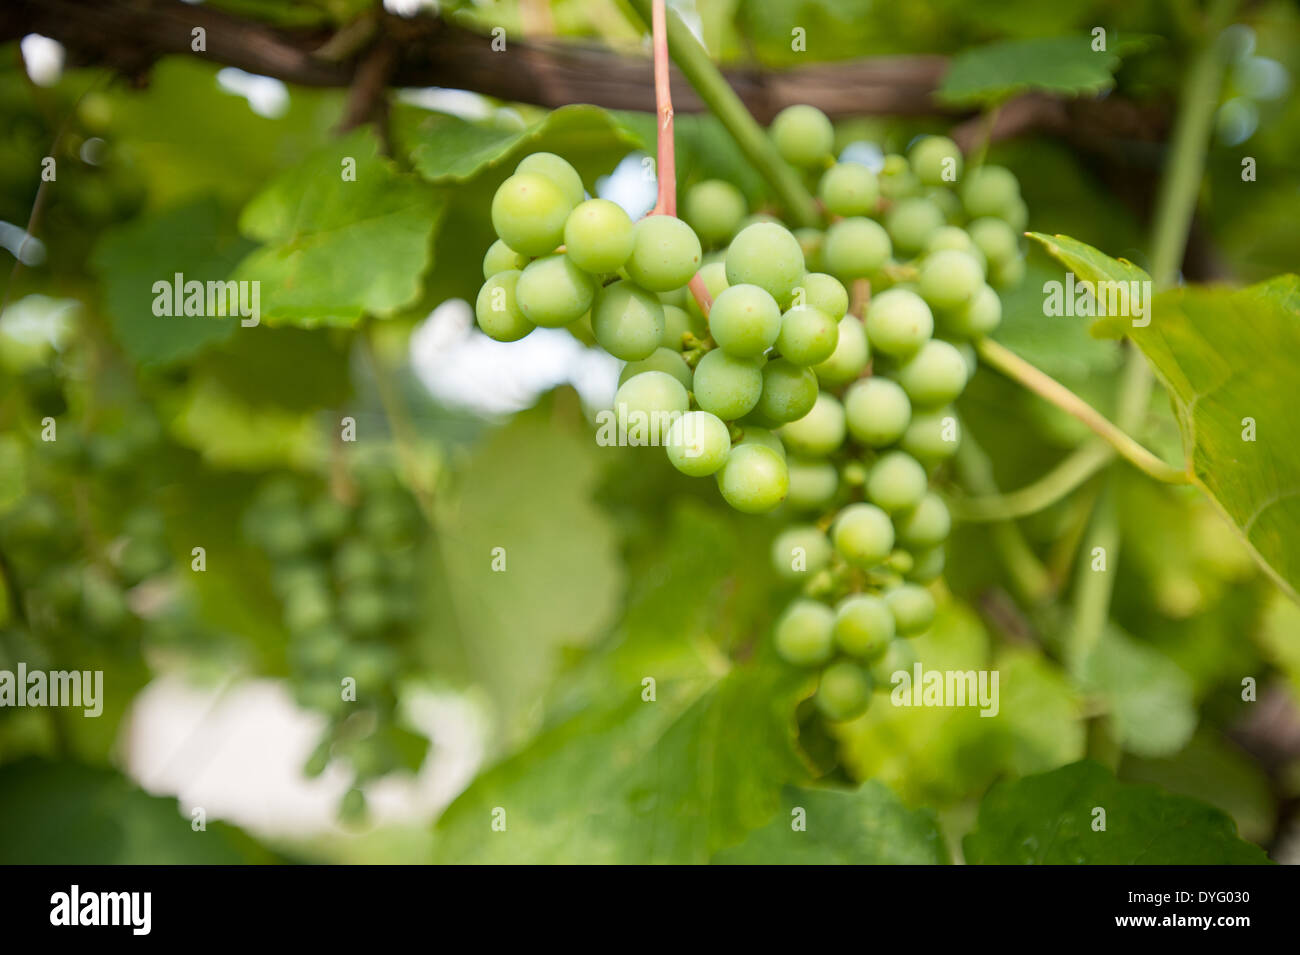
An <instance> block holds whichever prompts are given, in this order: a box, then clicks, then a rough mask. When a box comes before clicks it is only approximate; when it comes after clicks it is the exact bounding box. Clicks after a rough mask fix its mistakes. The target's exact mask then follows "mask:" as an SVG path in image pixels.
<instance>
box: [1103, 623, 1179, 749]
mask: <svg viewBox="0 0 1300 955" xmlns="http://www.w3.org/2000/svg"><path fill="white" fill-rule="evenodd" d="M1083 676H1084V680H1085V682H1086V684H1087V686H1088V687H1089V689H1091V690H1093V691H1094V692H1096V693H1098V694H1099V695H1100V696H1101V698H1102V699H1103V700H1104V701H1105V703H1106V706H1107V713H1108V715H1109V716H1110V719H1111V727H1112V730H1113V732H1114V734H1115V737H1116V739H1117V741H1118V742H1119V744H1120V745H1121V746H1122V747H1123V748H1124V749H1126V750H1128V751H1129V752H1132V753H1136V754H1138V755H1139V756H1168V755H1171V754H1173V753H1176V752H1178V750H1180V749H1182V748H1183V745H1184V744H1185V743H1186V742H1187V741H1188V740H1189V739H1190V738H1191V736H1192V731H1193V730H1195V729H1196V706H1195V702H1194V700H1193V698H1192V681H1191V678H1190V677H1189V676H1188V675H1187V674H1186V673H1184V672H1183V671H1182V670H1181V669H1180V668H1179V667H1178V664H1176V663H1174V662H1173V661H1172V660H1170V659H1169V658H1168V657H1167V656H1165V655H1164V654H1163V653H1160V652H1159V651H1158V650H1154V649H1152V648H1151V647H1149V646H1147V645H1145V644H1143V643H1139V642H1138V641H1137V640H1134V639H1133V638H1132V637H1130V636H1129V635H1128V634H1126V633H1124V632H1123V631H1122V630H1120V629H1119V628H1118V627H1115V626H1108V627H1107V628H1106V629H1105V631H1103V633H1102V635H1101V639H1100V641H1098V643H1097V646H1096V647H1095V648H1094V650H1093V652H1092V654H1091V655H1090V656H1089V657H1088V659H1087V661H1086V662H1085V664H1084V674H1083Z"/></svg>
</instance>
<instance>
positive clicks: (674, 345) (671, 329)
mask: <svg viewBox="0 0 1300 955" xmlns="http://www.w3.org/2000/svg"><path fill="white" fill-rule="evenodd" d="M700 331H703V329H697V328H696V326H695V323H694V322H693V321H691V316H689V315H688V314H686V310H685V309H684V308H678V307H677V306H676V305H664V337H663V338H661V339H660V340H659V343H660V344H661V345H663V347H665V348H668V349H671V350H672V351H675V352H680V351H681V350H682V338H683V336H685V335H686V333H687V332H690V333H691V334H692V335H696V337H701V336H700V335H699V334H698V332H700Z"/></svg>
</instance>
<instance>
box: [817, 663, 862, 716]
mask: <svg viewBox="0 0 1300 955" xmlns="http://www.w3.org/2000/svg"><path fill="white" fill-rule="evenodd" d="M813 701H814V703H815V704H816V706H817V709H818V710H819V711H820V712H821V714H822V716H824V717H826V718H827V719H828V720H831V721H832V722H836V723H841V722H844V721H846V720H855V719H857V718H858V717H859V716H861V715H862V714H863V713H865V712H866V711H867V707H868V706H869V705H870V703H871V677H870V676H869V675H868V674H867V673H866V672H865V671H864V670H863V669H862V668H861V667H859V666H858V665H857V664H854V663H850V662H849V661H848V660H839V661H837V662H835V663H832V664H831V665H830V666H828V667H827V668H826V669H825V670H823V671H822V679H821V683H820V684H819V685H818V687H817V695H816V696H815V697H813Z"/></svg>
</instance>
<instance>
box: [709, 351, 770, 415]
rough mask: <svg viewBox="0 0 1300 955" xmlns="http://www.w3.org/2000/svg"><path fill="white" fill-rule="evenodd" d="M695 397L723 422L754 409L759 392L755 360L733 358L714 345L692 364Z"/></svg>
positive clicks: (760, 371)
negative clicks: (697, 362)
mask: <svg viewBox="0 0 1300 955" xmlns="http://www.w3.org/2000/svg"><path fill="white" fill-rule="evenodd" d="M694 384H695V388H694V390H695V400H696V402H697V403H698V404H699V406H700V407H701V408H703V409H704V410H705V411H708V412H710V413H711V414H715V415H717V416H718V417H719V418H721V419H722V420H723V421H735V420H736V419H737V418H742V417H744V416H745V415H747V414H749V413H750V412H751V411H753V410H754V406H755V405H757V404H758V398H759V395H760V394H762V392H763V366H762V363H761V361H760V360H759V359H755V358H737V357H736V356H735V355H729V354H727V353H726V352H725V351H723V350H722V349H721V348H715V349H713V350H712V351H711V352H709V353H708V354H706V355H705V356H704V357H703V358H701V359H700V363H699V364H698V365H696V366H695V379H694Z"/></svg>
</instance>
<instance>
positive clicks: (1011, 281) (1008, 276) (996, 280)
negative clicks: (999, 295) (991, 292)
mask: <svg viewBox="0 0 1300 955" xmlns="http://www.w3.org/2000/svg"><path fill="white" fill-rule="evenodd" d="M1024 278H1025V260H1024V259H1022V258H1014V259H1007V260H1006V261H1005V262H999V263H997V264H996V265H995V266H993V268H992V269H990V270H989V284H990V285H992V286H993V287H994V288H1015V287H1016V286H1017V285H1019V284H1020V283H1021V282H1022V281H1024Z"/></svg>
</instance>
